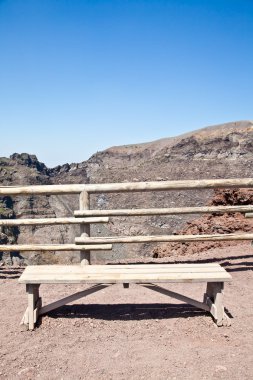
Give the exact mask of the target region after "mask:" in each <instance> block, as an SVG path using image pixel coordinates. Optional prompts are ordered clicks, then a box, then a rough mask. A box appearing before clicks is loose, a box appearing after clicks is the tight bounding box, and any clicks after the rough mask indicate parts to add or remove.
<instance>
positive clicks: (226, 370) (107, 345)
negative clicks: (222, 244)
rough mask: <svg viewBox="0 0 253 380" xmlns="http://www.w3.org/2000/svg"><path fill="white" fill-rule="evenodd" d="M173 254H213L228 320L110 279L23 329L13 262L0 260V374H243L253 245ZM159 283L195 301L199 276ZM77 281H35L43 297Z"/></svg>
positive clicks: (249, 354) (251, 338) (251, 322)
mask: <svg viewBox="0 0 253 380" xmlns="http://www.w3.org/2000/svg"><path fill="white" fill-rule="evenodd" d="M168 260H169V262H173V259H172V258H171V257H170V258H169V259H167V261H168ZM156 261H157V262H165V261H166V260H165V258H163V259H159V260H156ZM177 261H180V262H184V261H186V262H189V261H192V262H213V261H217V262H220V263H221V264H222V265H223V266H224V267H225V268H226V269H227V270H228V271H230V273H231V274H232V277H233V281H232V283H230V284H227V285H226V286H225V305H226V308H227V310H228V313H229V314H230V315H231V317H232V325H231V327H220V328H218V327H216V325H215V324H214V323H213V321H212V318H211V317H210V316H209V315H208V314H207V313H205V312H202V311H200V310H198V309H195V308H194V307H191V306H189V305H186V304H182V303H181V302H180V301H176V300H173V299H171V298H168V297H166V296H163V295H160V294H158V293H155V292H152V291H150V290H148V289H144V288H141V287H140V286H137V285H133V286H131V285H130V288H129V289H123V287H122V286H119V285H114V286H112V287H109V288H108V289H105V290H103V291H100V292H98V293H96V294H93V295H91V296H89V297H87V298H86V299H81V300H79V301H78V302H77V301H76V302H75V303H74V305H67V306H65V307H62V308H59V309H58V310H55V311H54V312H51V313H50V314H49V315H47V316H45V317H43V318H42V320H41V321H40V325H39V326H38V327H37V328H36V329H35V330H34V331H32V332H30V331H22V329H21V328H20V326H19V323H20V320H21V318H22V315H23V313H24V311H25V309H26V306H27V299H26V293H25V288H24V286H23V285H19V284H18V281H17V280H18V277H19V276H20V274H21V272H22V270H21V269H19V268H8V267H0V307H1V317H0V379H37V378H38V379H50V380H51V379H52V380H53V379H64V380H67V379H92V380H93V379H94V380H96V379H106V380H109V379H156V380H158V379H232V380H233V379H252V377H253V298H252V290H253V272H252V269H253V248H252V247H251V246H250V245H249V244H247V245H242V246H237V247H229V248H219V249H215V250H212V251H211V250H210V251H208V252H206V253H201V254H196V255H194V256H191V257H186V256H182V257H177ZM168 288H170V289H174V290H175V291H182V293H183V294H186V295H189V296H192V297H195V298H196V299H199V300H201V299H202V296H203V291H204V285H200V284H187V285H186V284H171V285H170V286H168ZM81 289H83V287H82V286H80V285H71V286H70V285H68V286H65V285H57V286H50V285H42V286H41V293H42V297H43V303H45V304H46V303H47V302H50V301H52V300H54V299H57V298H58V297H61V296H65V295H68V294H70V293H71V292H72V291H73V292H75V291H79V290H81ZM82 302H83V303H82Z"/></svg>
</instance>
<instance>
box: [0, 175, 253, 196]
mask: <svg viewBox="0 0 253 380" xmlns="http://www.w3.org/2000/svg"><path fill="white" fill-rule="evenodd" d="M217 187H218V188H236V187H237V188H245V187H249V188H251V187H253V179H252V178H232V179H201V180H180V181H153V182H125V183H101V184H67V185H32V186H1V187H0V195H20V194H23V195H29V194H49V195H50V194H80V193H81V192H82V191H87V192H89V193H105V192H126V191H153V190H157V191H159V190H187V189H213V188H217Z"/></svg>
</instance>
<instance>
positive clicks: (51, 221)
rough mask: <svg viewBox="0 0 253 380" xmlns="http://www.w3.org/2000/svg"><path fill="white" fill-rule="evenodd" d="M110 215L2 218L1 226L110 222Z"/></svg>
mask: <svg viewBox="0 0 253 380" xmlns="http://www.w3.org/2000/svg"><path fill="white" fill-rule="evenodd" d="M108 222H109V218H108V217H86V218H38V219H1V220H0V226H7V227H8V226H33V225H37V226H41V225H55V224H88V223H108Z"/></svg>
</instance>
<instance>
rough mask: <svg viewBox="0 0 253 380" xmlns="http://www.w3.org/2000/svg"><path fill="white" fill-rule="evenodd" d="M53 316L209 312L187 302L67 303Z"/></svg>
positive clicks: (145, 316)
mask: <svg viewBox="0 0 253 380" xmlns="http://www.w3.org/2000/svg"><path fill="white" fill-rule="evenodd" d="M48 315H49V316H50V317H51V318H69V319H71V318H91V319H100V320H106V321H115V320H116V321H117V320H118V321H129V320H134V321H139V320H151V319H159V320H161V319H171V318H193V317H196V316H203V315H208V313H207V312H205V311H202V310H200V309H197V308H195V307H194V306H191V305H187V304H162V303H155V304H149V303H147V304H130V303H129V304H113V305H101V304H88V305H80V304H76V305H75V304H74V305H65V306H62V307H60V308H58V309H55V310H53V311H51V312H49V313H48Z"/></svg>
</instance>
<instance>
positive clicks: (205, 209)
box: [74, 205, 253, 217]
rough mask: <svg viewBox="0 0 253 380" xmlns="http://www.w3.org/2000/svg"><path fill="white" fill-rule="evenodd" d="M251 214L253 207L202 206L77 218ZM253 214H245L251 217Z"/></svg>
mask: <svg viewBox="0 0 253 380" xmlns="http://www.w3.org/2000/svg"><path fill="white" fill-rule="evenodd" d="M234 212H241V213H250V212H253V206H252V205H246V206H202V207H170V208H139V209H137V208H136V209H113V210H81V208H80V210H76V211H75V212H74V215H75V216H76V217H82V216H87V217H88V216H93V217H95V216H97V217H99V216H100V217H101V216H145V215H177V214H205V213H222V214H223V213H234ZM250 215H253V213H252V214H245V216H246V217H250Z"/></svg>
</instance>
